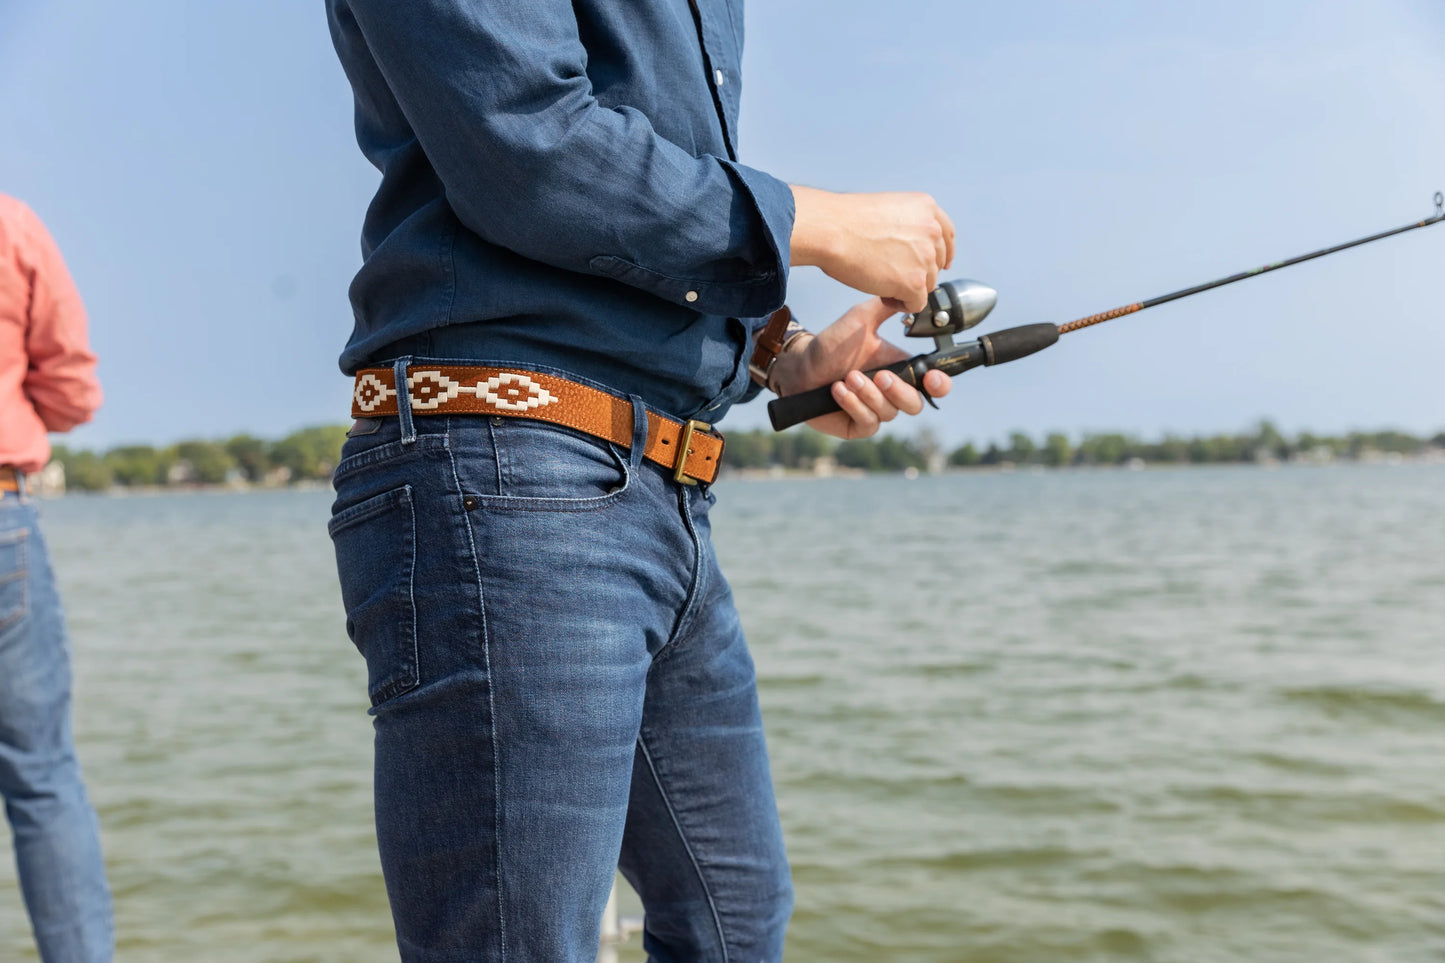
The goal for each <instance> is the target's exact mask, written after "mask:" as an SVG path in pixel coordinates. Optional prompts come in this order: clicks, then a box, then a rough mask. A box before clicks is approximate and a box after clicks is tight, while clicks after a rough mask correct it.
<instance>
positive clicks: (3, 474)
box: [0, 468, 21, 492]
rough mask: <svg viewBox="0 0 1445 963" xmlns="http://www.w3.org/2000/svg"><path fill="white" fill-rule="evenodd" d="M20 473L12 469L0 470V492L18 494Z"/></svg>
mask: <svg viewBox="0 0 1445 963" xmlns="http://www.w3.org/2000/svg"><path fill="white" fill-rule="evenodd" d="M20 477H21V476H20V473H19V472H18V471H16V470H15V469H13V468H0V492H18V491H19V490H20Z"/></svg>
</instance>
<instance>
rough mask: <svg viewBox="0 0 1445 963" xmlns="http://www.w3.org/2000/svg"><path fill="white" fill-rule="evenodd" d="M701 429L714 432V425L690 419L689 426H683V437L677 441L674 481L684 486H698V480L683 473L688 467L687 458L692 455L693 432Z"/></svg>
mask: <svg viewBox="0 0 1445 963" xmlns="http://www.w3.org/2000/svg"><path fill="white" fill-rule="evenodd" d="M699 428H701V429H702V430H703V431H712V425H710V424H708V423H707V422H705V421H698V420H697V419H696V418H689V419H688V420H687V424H685V425H683V426H682V437H681V438H679V439H678V440H677V464H676V465H674V466H673V469H672V480H673V481H675V482H681V483H682V484H684V485H696V484H697V479H696V478H689V477H687V474H686V473H685V472H684V471H683V469H685V468H686V467H687V456H688V455H691V454H692V449H691V448H690V447H688V446H690V445H691V444H692V435H693V432H695V431H697V430H698V429H699Z"/></svg>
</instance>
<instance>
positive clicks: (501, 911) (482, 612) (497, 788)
mask: <svg viewBox="0 0 1445 963" xmlns="http://www.w3.org/2000/svg"><path fill="white" fill-rule="evenodd" d="M451 427H452V425H451V419H450V418H448V419H447V423H446V432H447V446H446V452H447V464H448V465H449V466H450V467H451V471H452V482H453V483H454V484H455V485H456V493H457V498H458V499H460V498H461V491H462V479H461V476H460V475H458V474H457V456H456V450H455V449H454V448H453V447H452V445H451ZM462 524H464V525H465V526H466V528H467V547H468V548H469V549H470V550H471V553H472V571H473V572H475V573H476V577H477V613H478V615H479V617H480V618H481V622H482V625H481V631H482V667H483V669H484V670H485V671H486V673H487V730H488V735H489V737H490V738H491V743H492V846H493V849H494V851H495V855H494V857H493V860H492V864H493V866H494V870H493V872H494V874H495V879H494V881H493V882H494V884H495V886H496V888H497V943H498V948H499V950H500V951H501V955H500V956H498V957H497V963H506V960H507V914H506V911H505V903H506V899H507V896H506V891H505V890H504V889H503V888H502V847H501V842H500V841H501V839H502V765H501V756H500V755H499V749H498V747H497V706H496V700H495V699H494V698H493V694H492V653H491V647H490V645H489V644H488V637H487V600H486V598H485V596H484V595H483V593H482V568H481V563H480V562H479V561H478V559H477V539H476V536H475V535H474V534H473V532H472V519H471V513H470V512H463V513H462Z"/></svg>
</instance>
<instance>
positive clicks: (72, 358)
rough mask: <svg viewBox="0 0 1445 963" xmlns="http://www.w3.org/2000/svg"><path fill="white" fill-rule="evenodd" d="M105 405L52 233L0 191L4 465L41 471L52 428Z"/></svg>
mask: <svg viewBox="0 0 1445 963" xmlns="http://www.w3.org/2000/svg"><path fill="white" fill-rule="evenodd" d="M98 407H100V382H99V381H97V380H96V378H95V355H93V354H91V352H90V345H89V343H88V340H87V338H86V334H85V307H84V305H82V304H81V303H80V293H79V292H78V291H76V290H75V282H73V281H72V280H71V279H70V272H69V271H67V270H66V268H65V262H64V261H63V260H61V257H60V249H59V248H57V247H56V246H55V241H54V240H52V239H51V237H50V232H49V231H47V230H46V229H45V225H44V224H42V223H40V218H38V217H36V216H35V213H34V212H33V211H31V210H30V208H28V207H26V206H25V205H24V204H22V203H21V202H20V201H17V200H15V199H14V198H13V197H6V196H5V195H4V194H0V466H6V467H10V468H18V469H19V470H20V471H23V472H36V471H39V470H40V469H42V468H44V467H45V463H46V462H47V461H49V460H50V440H49V439H48V438H47V437H46V436H45V435H46V432H48V431H69V430H70V429H72V428H74V427H75V426H76V425H79V424H83V423H85V422H87V421H89V420H90V416H91V415H92V414H94V413H95V409H96V408H98Z"/></svg>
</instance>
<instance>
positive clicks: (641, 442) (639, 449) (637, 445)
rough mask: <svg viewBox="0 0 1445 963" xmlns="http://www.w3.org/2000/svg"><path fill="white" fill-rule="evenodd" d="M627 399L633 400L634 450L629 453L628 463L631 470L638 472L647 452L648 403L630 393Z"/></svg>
mask: <svg viewBox="0 0 1445 963" xmlns="http://www.w3.org/2000/svg"><path fill="white" fill-rule="evenodd" d="M627 400H628V401H630V402H632V450H631V451H629V452H628V453H627V456H628V457H627V464H628V467H629V469H630V470H631V471H633V472H636V471H637V469H638V468H639V467H641V465H642V456H643V455H644V454H646V452H647V434H648V422H647V405H645V404H643V403H642V399H641V398H639V397H637V395H628V396H627Z"/></svg>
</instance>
